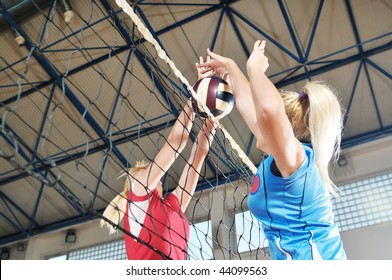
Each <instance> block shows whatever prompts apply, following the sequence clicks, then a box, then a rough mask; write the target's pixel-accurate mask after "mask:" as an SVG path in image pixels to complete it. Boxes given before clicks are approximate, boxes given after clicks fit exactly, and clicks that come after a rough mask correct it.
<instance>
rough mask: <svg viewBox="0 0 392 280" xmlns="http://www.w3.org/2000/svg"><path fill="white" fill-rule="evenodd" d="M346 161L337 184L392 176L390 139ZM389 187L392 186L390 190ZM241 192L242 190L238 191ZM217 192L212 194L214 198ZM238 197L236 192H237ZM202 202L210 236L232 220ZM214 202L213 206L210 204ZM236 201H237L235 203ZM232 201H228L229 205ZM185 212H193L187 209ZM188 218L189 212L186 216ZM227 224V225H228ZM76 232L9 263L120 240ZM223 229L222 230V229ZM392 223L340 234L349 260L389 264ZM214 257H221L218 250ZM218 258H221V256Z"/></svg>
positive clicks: (349, 154) (207, 200) (205, 198)
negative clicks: (210, 223) (70, 237)
mask: <svg viewBox="0 0 392 280" xmlns="http://www.w3.org/2000/svg"><path fill="white" fill-rule="evenodd" d="M343 154H344V155H345V156H346V158H347V160H348V163H349V164H348V165H347V166H345V167H339V166H336V167H335V169H334V171H333V179H334V181H335V182H336V183H337V184H338V185H339V184H344V183H348V182H352V181H356V180H359V179H362V178H366V177H369V176H374V175H378V174H381V173H385V172H392V137H391V138H388V139H383V140H380V141H375V142H372V143H368V144H365V145H362V146H361V147H355V148H352V149H348V150H346V151H344V152H343ZM391 187H392V186H391ZM241 188H242V190H244V186H242V187H241ZM222 191H223V189H220V190H219V192H220V193H219V195H222V196H223V192H222ZM226 191H227V194H226V195H227V196H226V197H228V198H230V197H232V190H230V189H229V188H227V189H226ZM217 194H218V192H217V191H215V193H214V195H217ZM237 194H238V192H237ZM201 201H202V203H203V207H197V208H196V213H195V215H196V217H197V218H199V219H202V218H203V217H205V216H206V215H207V212H206V210H205V209H203V208H204V207H207V209H210V208H211V209H212V211H211V214H212V221H213V226H212V228H213V232H214V230H216V228H217V222H218V221H219V220H221V219H222V217H223V219H229V218H230V217H232V216H233V211H232V209H231V208H230V207H226V208H225V209H226V211H227V213H225V215H223V213H222V207H223V205H222V204H221V203H220V202H219V200H217V199H214V200H211V194H209V193H208V192H205V191H204V192H203V194H202V198H201ZM211 201H213V204H212V205H210V204H211ZM237 201H239V200H237ZM232 202H233V201H229V205H230V204H232ZM188 209H193V205H190V206H189V207H188ZM187 214H188V216H189V215H191V214H192V213H191V212H188V213H187ZM229 222H230V221H228V223H229ZM73 229H75V230H76V234H77V241H76V243H74V244H66V243H65V242H64V238H65V233H66V229H64V230H61V231H58V232H52V233H47V234H44V235H40V236H36V237H33V238H31V239H30V240H28V244H27V241H26V244H27V246H26V250H25V251H23V252H19V251H17V250H16V244H14V245H11V246H9V248H10V249H11V259H28V260H32V259H45V258H47V257H48V256H53V255H56V254H61V253H65V252H67V251H72V250H76V249H82V248H86V247H89V246H92V245H95V244H101V243H105V242H109V241H113V240H117V239H121V238H122V233H119V235H112V236H109V234H108V231H107V230H106V229H102V228H100V227H99V223H98V221H93V222H88V223H85V224H82V225H80V226H78V227H73ZM221 229H222V227H221ZM228 237H229V235H228V233H227V232H224V231H222V230H221V231H220V234H219V237H218V238H219V239H220V242H221V243H222V244H226V245H228ZM391 237H392V222H388V223H383V224H378V225H374V226H369V227H365V228H360V229H355V230H350V231H346V232H343V233H342V239H343V243H344V247H345V249H346V253H347V256H348V258H349V259H369V260H373V259H376V260H377V259H378V260H381V259H388V260H392V242H391ZM216 252H217V257H223V255H222V254H224V253H222V252H220V251H219V250H217V251H216ZM220 254H221V255H222V256H220Z"/></svg>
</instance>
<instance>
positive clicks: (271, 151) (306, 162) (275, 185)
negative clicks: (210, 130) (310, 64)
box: [200, 41, 346, 260]
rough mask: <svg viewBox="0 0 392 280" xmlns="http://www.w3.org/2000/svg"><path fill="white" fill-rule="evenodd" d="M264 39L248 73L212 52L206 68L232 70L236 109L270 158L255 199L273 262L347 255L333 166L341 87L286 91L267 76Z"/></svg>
mask: <svg viewBox="0 0 392 280" xmlns="http://www.w3.org/2000/svg"><path fill="white" fill-rule="evenodd" d="M264 48H265V41H256V42H255V44H254V48H253V52H252V54H251V55H250V57H249V59H248V61H247V65H246V66H247V72H248V78H249V80H248V79H247V78H246V77H245V75H244V74H243V73H242V72H241V70H240V68H239V67H238V66H237V64H236V63H235V62H234V61H233V60H232V59H229V58H226V57H223V56H220V55H218V54H215V53H213V52H211V51H210V50H209V49H208V50H207V54H208V55H209V56H210V57H211V58H212V59H211V60H210V61H207V62H206V63H203V64H201V65H200V67H204V69H205V71H213V72H214V74H218V73H219V74H228V76H229V78H228V80H229V82H230V84H231V87H232V89H233V92H234V96H235V101H236V106H237V108H238V110H239V112H240V113H241V115H242V117H243V119H244V121H245V122H246V124H247V125H248V127H249V129H250V130H251V131H252V133H253V135H254V136H255V138H256V139H257V142H256V146H257V148H258V149H260V150H262V151H263V152H265V153H266V154H267V155H268V157H267V158H265V159H264V160H263V161H262V162H261V164H260V166H259V168H258V170H257V174H256V175H255V177H254V179H253V183H252V188H251V191H250V194H249V198H248V206H249V209H250V211H251V212H252V214H253V215H254V216H255V217H257V218H258V219H259V220H260V221H261V222H262V225H263V230H264V233H265V236H266V238H267V239H268V242H269V249H270V252H271V257H272V258H273V259H299V260H308V259H346V254H345V252H344V249H343V245H342V241H341V238H340V235H339V231H338V228H337V226H336V225H335V224H334V220H333V213H332V206H331V201H330V193H333V192H334V188H335V186H334V184H333V183H332V181H331V179H330V177H329V174H328V165H329V163H330V162H331V160H332V159H335V158H336V155H337V153H338V151H339V149H340V140H341V130H342V110H341V106H340V103H339V101H338V99H337V97H336V95H335V93H334V91H333V90H332V89H331V88H330V87H329V86H328V85H326V84H324V83H322V82H319V81H312V82H308V83H307V84H306V85H305V87H304V88H303V89H302V90H301V91H300V92H299V93H297V92H291V91H284V92H279V91H278V90H277V89H276V87H275V86H274V84H273V83H272V82H271V81H270V80H269V79H268V77H267V76H266V75H265V74H264V72H265V71H266V70H267V68H268V66H269V64H268V58H267V57H266V56H265V55H264Z"/></svg>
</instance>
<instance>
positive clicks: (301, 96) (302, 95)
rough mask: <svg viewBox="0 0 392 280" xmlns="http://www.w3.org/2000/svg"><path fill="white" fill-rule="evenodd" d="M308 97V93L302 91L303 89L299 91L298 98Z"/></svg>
mask: <svg viewBox="0 0 392 280" xmlns="http://www.w3.org/2000/svg"><path fill="white" fill-rule="evenodd" d="M307 97H308V94H307V93H306V92H304V91H303V90H301V91H300V92H299V98H301V99H302V98H307Z"/></svg>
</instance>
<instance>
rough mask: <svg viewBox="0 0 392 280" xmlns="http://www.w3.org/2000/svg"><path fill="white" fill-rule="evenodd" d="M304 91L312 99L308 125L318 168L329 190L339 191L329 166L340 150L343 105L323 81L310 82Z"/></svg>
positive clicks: (332, 191) (308, 113)
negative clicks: (331, 177)
mask: <svg viewBox="0 0 392 280" xmlns="http://www.w3.org/2000/svg"><path fill="white" fill-rule="evenodd" d="M303 91H304V92H305V93H306V94H307V98H308V99H309V109H308V112H307V115H308V126H309V132H310V137H311V143H312V146H313V149H314V150H315V153H316V165H317V169H318V171H319V174H320V176H321V178H322V179H323V181H324V183H325V186H326V188H327V189H328V190H329V192H331V193H336V186H335V184H334V183H333V182H332V180H331V179H330V177H329V173H328V166H329V163H330V162H331V161H335V160H336V159H337V158H338V155H339V152H340V142H341V133H342V124H343V122H342V119H343V118H342V116H343V115H342V108H341V105H340V103H339V100H338V98H337V96H336V93H335V90H334V89H333V88H331V87H330V86H329V85H327V84H325V83H323V82H321V81H310V82H308V83H307V84H306V85H305V87H304V90H303Z"/></svg>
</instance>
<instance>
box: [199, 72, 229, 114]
mask: <svg viewBox="0 0 392 280" xmlns="http://www.w3.org/2000/svg"><path fill="white" fill-rule="evenodd" d="M193 90H194V91H195V92H196V94H197V96H198V101H197V100H195V99H194V98H192V107H193V110H194V111H195V113H196V114H198V115H199V116H201V117H203V118H206V117H207V113H205V111H204V109H203V106H201V104H199V102H203V103H204V104H205V105H206V106H207V108H208V109H209V110H210V111H211V114H212V115H213V116H214V117H215V118H216V119H218V120H219V119H222V118H223V117H225V116H227V115H228V114H229V113H230V112H231V110H232V109H233V107H234V95H233V92H232V90H231V87H230V85H229V84H228V83H227V82H226V81H225V80H223V79H221V78H219V77H215V76H212V77H207V78H203V79H200V80H198V81H197V82H196V84H195V85H194V86H193Z"/></svg>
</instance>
